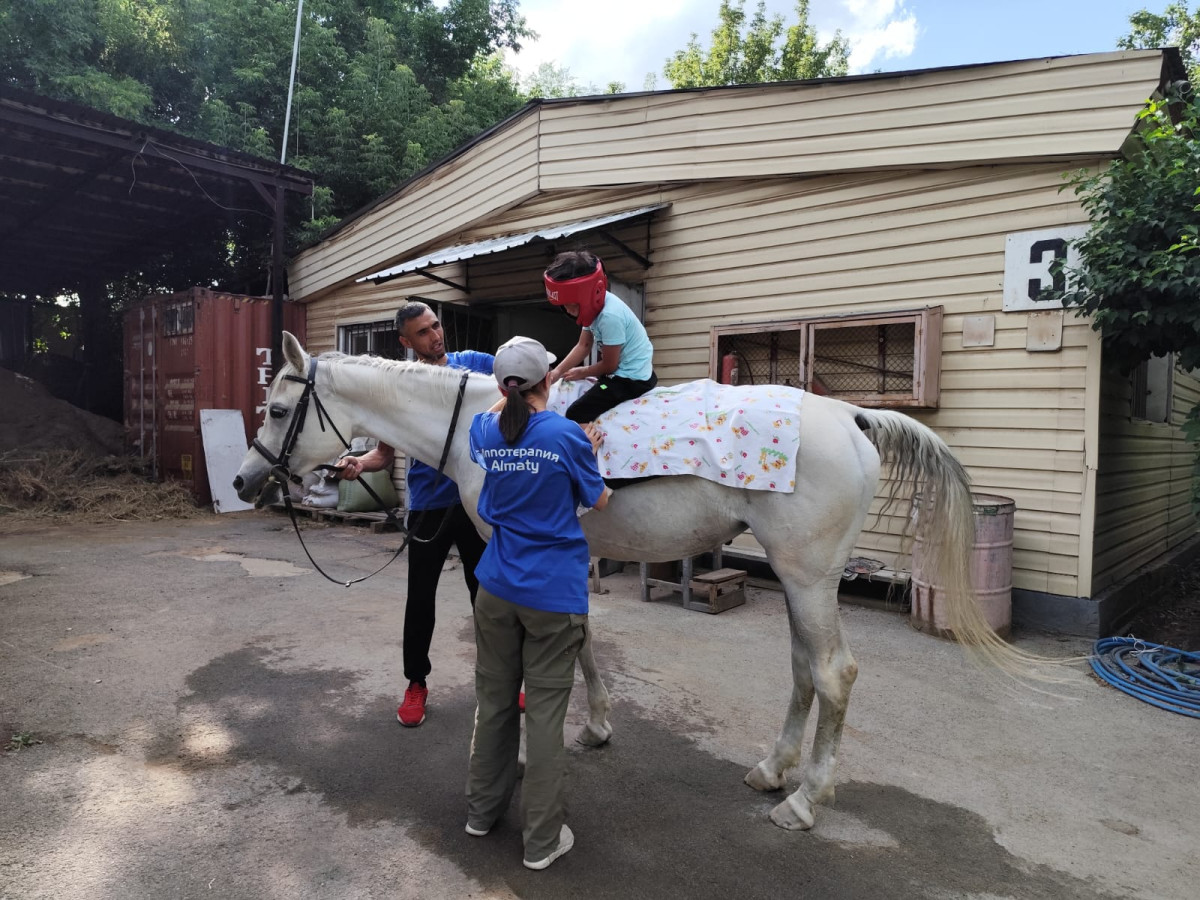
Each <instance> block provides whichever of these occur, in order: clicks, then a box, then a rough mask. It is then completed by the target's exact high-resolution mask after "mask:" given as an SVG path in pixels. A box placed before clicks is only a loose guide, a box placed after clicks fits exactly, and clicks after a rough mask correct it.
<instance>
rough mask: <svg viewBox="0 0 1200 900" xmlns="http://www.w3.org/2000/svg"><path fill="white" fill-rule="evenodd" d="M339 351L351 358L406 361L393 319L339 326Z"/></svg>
mask: <svg viewBox="0 0 1200 900" xmlns="http://www.w3.org/2000/svg"><path fill="white" fill-rule="evenodd" d="M338 349H339V350H341V351H342V352H343V353H349V354H350V355H351V356H365V355H367V354H370V355H372V356H383V357H386V358H387V359H404V358H405V355H404V348H403V347H402V346H400V339H399V338H398V337H396V323H395V322H394V321H392V320H391V319H387V320H385V321H383V322H364V323H362V324H357V325H339V326H338Z"/></svg>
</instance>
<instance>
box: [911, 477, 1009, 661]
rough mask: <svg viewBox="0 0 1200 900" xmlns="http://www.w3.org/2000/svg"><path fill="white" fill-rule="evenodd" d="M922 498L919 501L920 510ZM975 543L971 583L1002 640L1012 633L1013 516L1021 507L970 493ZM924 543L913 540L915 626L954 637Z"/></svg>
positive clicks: (1001, 498) (930, 632) (986, 614)
mask: <svg viewBox="0 0 1200 900" xmlns="http://www.w3.org/2000/svg"><path fill="white" fill-rule="evenodd" d="M920 502H921V498H920V497H919V496H918V497H916V498H914V500H913V504H914V506H918V507H919V506H920ZM971 502H972V505H973V506H974V511H975V539H974V541H973V542H972V546H971V583H972V585H973V586H974V589H975V598H976V602H977V603H978V604H979V607H980V609H981V610H982V612H983V615H984V618H985V619H986V620H987V623H988V624H989V625H990V626H991V627H992V630H993V631H995V632H996V634H998V635H1000V636H1001V637H1004V638H1007V637H1008V636H1009V633H1010V632H1011V631H1012V563H1013V514H1014V513H1015V512H1016V508H1017V504H1016V503H1015V502H1014V501H1013V500H1011V499H1009V498H1008V497H1001V496H998V495H996V494H971ZM923 549H924V548H923V547H922V546H921V538H920V537H917V538H916V539H915V540H914V541H913V565H912V619H911V621H912V625H913V627H914V628H916V629H918V630H919V631H924V632H926V633H928V634H936V635H938V636H940V637H950V638H952V637H953V636H954V635H953V633H952V632H951V630H950V623H949V620H948V618H947V615H946V609H945V604H944V603H942V602H941V601H940V597H939V593H940V589H939V586H938V585H936V584H933V583H932V582H931V581H930V579H929V577H928V576H927V575H926V573H925V572H924V570H923V567H922V562H923V553H922V551H923Z"/></svg>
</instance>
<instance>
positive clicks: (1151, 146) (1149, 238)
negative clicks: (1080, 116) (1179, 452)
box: [1052, 89, 1200, 440]
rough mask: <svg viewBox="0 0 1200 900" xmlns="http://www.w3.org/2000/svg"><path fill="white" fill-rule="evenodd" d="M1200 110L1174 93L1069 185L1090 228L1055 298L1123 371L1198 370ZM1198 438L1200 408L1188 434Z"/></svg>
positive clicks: (1192, 100) (1190, 420)
mask: <svg viewBox="0 0 1200 900" xmlns="http://www.w3.org/2000/svg"><path fill="white" fill-rule="evenodd" d="M1197 134H1200V101H1197V99H1196V97H1195V96H1193V95H1190V92H1189V94H1188V96H1184V95H1183V93H1182V92H1180V91H1179V90H1178V89H1175V90H1173V91H1172V92H1171V96H1170V97H1168V98H1164V99H1159V100H1153V101H1151V102H1149V103H1148V104H1147V105H1146V108H1145V109H1144V110H1143V111H1142V112H1141V114H1140V115H1139V119H1138V127H1137V128H1136V129H1135V131H1134V133H1133V135H1132V136H1131V140H1130V141H1129V142H1127V144H1126V152H1125V153H1124V155H1122V156H1121V157H1119V158H1118V159H1115V160H1113V161H1112V162H1110V163H1109V164H1108V166H1107V167H1106V168H1104V169H1102V170H1100V171H1082V172H1078V173H1075V174H1074V175H1072V176H1069V185H1070V186H1071V187H1073V188H1074V190H1075V193H1076V194H1077V196H1078V197H1079V199H1080V202H1081V203H1082V205H1083V208H1084V209H1085V210H1086V211H1087V213H1088V217H1089V218H1090V219H1091V228H1090V229H1089V231H1088V234H1087V235H1086V236H1085V237H1083V238H1081V239H1080V240H1078V241H1077V242H1076V246H1077V248H1078V249H1079V252H1080V264H1079V266H1077V267H1074V268H1069V267H1068V268H1066V269H1065V272H1066V275H1067V284H1068V287H1067V289H1066V290H1064V291H1060V292H1056V293H1053V294H1052V296H1057V297H1060V298H1061V299H1062V300H1063V301H1064V302H1065V303H1066V304H1067V305H1069V306H1073V307H1075V308H1076V309H1077V310H1078V312H1079V314H1080V315H1090V316H1092V323H1093V327H1094V328H1095V329H1096V330H1098V331H1099V332H1100V333H1101V336H1102V337H1101V341H1102V344H1103V348H1104V353H1105V358H1106V359H1107V360H1108V361H1110V362H1112V363H1113V364H1115V365H1116V366H1118V367H1119V369H1120V370H1121V371H1123V372H1129V371H1132V370H1133V369H1134V368H1135V367H1136V366H1137V365H1139V364H1140V363H1141V362H1143V361H1145V360H1147V359H1150V358H1151V357H1154V356H1163V355H1166V354H1168V353H1173V354H1175V360H1176V363H1177V364H1178V365H1179V366H1180V367H1181V368H1184V369H1196V368H1200V304H1198V303H1197V301H1196V298H1197V295H1198V294H1200V243H1198V241H1200V215H1198V213H1200V207H1198V206H1197V200H1198V198H1200V142H1198V141H1197V140H1196V135H1197ZM1184 428H1185V431H1187V433H1188V435H1189V437H1190V438H1191V439H1193V440H1196V439H1198V438H1200V406H1197V407H1196V408H1194V409H1192V410H1191V412H1190V413H1189V415H1188V417H1187V421H1186V422H1185V425H1184Z"/></svg>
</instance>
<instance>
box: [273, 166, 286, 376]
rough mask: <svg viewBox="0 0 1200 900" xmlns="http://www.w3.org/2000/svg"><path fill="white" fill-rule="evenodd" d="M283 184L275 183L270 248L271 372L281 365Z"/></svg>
mask: <svg viewBox="0 0 1200 900" xmlns="http://www.w3.org/2000/svg"><path fill="white" fill-rule="evenodd" d="M284 212H285V207H284V194H283V185H281V184H277V185H275V235H274V241H273V242H272V244H273V246H272V248H271V374H272V375H274V374H275V373H277V372H278V371H279V369H280V367H281V366H282V365H283V238H284V225H285V218H284Z"/></svg>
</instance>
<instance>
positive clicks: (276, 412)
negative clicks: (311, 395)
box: [271, 403, 288, 419]
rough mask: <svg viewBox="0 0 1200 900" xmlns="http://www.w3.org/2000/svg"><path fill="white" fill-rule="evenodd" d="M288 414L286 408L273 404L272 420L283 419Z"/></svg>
mask: <svg viewBox="0 0 1200 900" xmlns="http://www.w3.org/2000/svg"><path fill="white" fill-rule="evenodd" d="M287 413H288V411H287V407H286V406H280V405H279V404H278V403H272V404H271V418H272V419H282V418H283V417H284V416H286V415H287Z"/></svg>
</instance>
